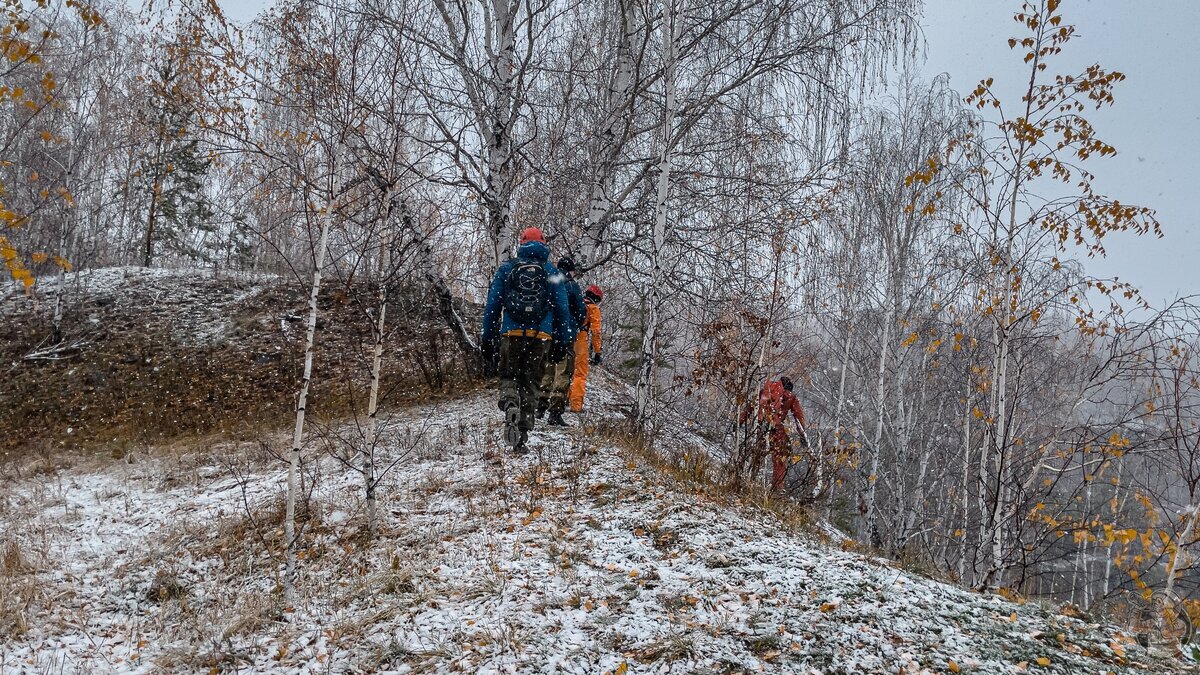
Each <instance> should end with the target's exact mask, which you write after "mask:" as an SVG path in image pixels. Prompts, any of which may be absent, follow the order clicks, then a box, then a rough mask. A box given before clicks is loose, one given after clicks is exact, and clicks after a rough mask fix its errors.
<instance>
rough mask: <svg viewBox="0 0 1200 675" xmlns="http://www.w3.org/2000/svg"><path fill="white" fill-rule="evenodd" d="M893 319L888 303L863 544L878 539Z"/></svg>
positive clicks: (861, 531) (881, 347) (880, 362)
mask: <svg viewBox="0 0 1200 675" xmlns="http://www.w3.org/2000/svg"><path fill="white" fill-rule="evenodd" d="M894 321H895V316H894V314H893V311H892V308H891V306H890V305H889V307H888V309H887V312H886V314H885V315H884V317H883V337H882V338H880V341H879V368H878V370H877V371H876V377H877V379H876V385H875V397H876V398H875V400H876V404H875V435H874V437H873V438H872V439H871V454H870V457H869V459H868V462H869V466H870V469H869V470H870V473H869V474H868V475H867V485H866V488H865V490H864V495H863V504H864V506H865V511H864V513H863V518H862V522H861V528H862V529H861V530H860V532H859V540H860V541H862V542H863V543H864V544H872V545H873V544H875V543H876V540H877V539H878V529H877V527H878V525H877V523H876V519H877V517H878V513H877V507H876V504H875V494H876V492H875V484H876V483H878V482H879V454H880V453H879V446H880V444H882V443H883V419H884V395H885V393H886V386H885V385H886V382H885V379H884V377H885V375H886V374H887V372H886V371H887V353H888V346H889V342H890V340H891V339H892V323H893V322H894Z"/></svg>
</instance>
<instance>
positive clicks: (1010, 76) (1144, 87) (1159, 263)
mask: <svg viewBox="0 0 1200 675" xmlns="http://www.w3.org/2000/svg"><path fill="white" fill-rule="evenodd" d="M1062 5H1063V7H1062V13H1063V15H1064V20H1065V21H1066V22H1068V23H1072V24H1074V25H1075V27H1076V30H1077V34H1078V37H1077V38H1075V39H1073V40H1071V42H1069V43H1068V44H1067V46H1066V50H1065V51H1064V52H1063V54H1062V55H1061V57H1060V58H1061V60H1060V61H1059V62H1058V64H1059V67H1060V68H1061V69H1062V70H1061V71H1060V72H1070V71H1073V70H1078V69H1080V68H1082V67H1085V66H1087V65H1089V64H1091V63H1096V62H1099V63H1100V65H1101V66H1103V67H1105V68H1108V69H1110V70H1118V71H1120V72H1122V73H1124V74H1125V75H1126V77H1127V78H1128V79H1127V80H1126V81H1125V82H1122V83H1121V84H1120V85H1119V86H1118V87H1117V89H1116V91H1115V93H1114V97H1115V98H1116V103H1115V104H1114V105H1113V106H1112V107H1111V108H1108V109H1105V110H1103V111H1100V112H1096V113H1091V114H1089V115H1088V119H1089V120H1090V121H1091V122H1092V124H1093V125H1094V126H1095V127H1096V132H1097V134H1098V135H1099V136H1100V138H1102V139H1104V140H1105V141H1107V142H1109V143H1111V144H1112V145H1113V146H1114V147H1116V149H1117V155H1116V156H1115V157H1111V158H1108V159H1103V160H1100V159H1097V160H1095V161H1094V162H1092V163H1091V164H1090V166H1089V168H1090V170H1091V171H1092V173H1095V174H1096V176H1097V181H1096V185H1097V187H1098V188H1099V189H1100V190H1101V191H1103V192H1105V193H1107V194H1109V195H1111V196H1113V197H1116V198H1118V199H1120V200H1121V201H1122V202H1126V203H1130V204H1137V205H1139V206H1149V207H1151V208H1154V209H1157V210H1158V218H1159V221H1161V223H1162V227H1163V232H1164V235H1165V236H1164V238H1163V239H1150V238H1146V237H1143V238H1140V239H1139V238H1135V237H1131V236H1117V237H1113V238H1112V239H1111V240H1110V241H1109V242H1108V243H1107V244H1106V248H1107V249H1108V259H1106V260H1100V261H1089V262H1088V269H1089V270H1090V271H1091V272H1092V273H1093V274H1098V275H1105V276H1113V275H1117V276H1120V277H1121V279H1122V280H1126V281H1130V282H1133V283H1134V284H1135V285H1137V286H1139V287H1140V288H1141V289H1142V291H1143V293H1144V295H1145V297H1146V299H1148V300H1150V301H1151V302H1161V301H1162V300H1164V299H1167V298H1174V296H1176V295H1188V294H1193V293H1200V275H1197V274H1196V269H1197V267H1193V266H1195V265H1198V263H1200V260H1197V257H1198V256H1200V227H1198V223H1197V217H1196V209H1195V208H1194V207H1191V206H1189V200H1190V199H1194V198H1196V197H1200V180H1198V179H1197V171H1196V169H1195V162H1196V158H1198V157H1200V95H1198V94H1197V93H1196V89H1195V84H1194V82H1195V81H1196V80H1197V77H1198V74H1197V71H1196V68H1197V65H1198V64H1200V42H1197V41H1196V39H1195V34H1194V33H1195V31H1196V29H1197V28H1198V27H1200V2H1193V1H1192V0H1160V1H1159V2H1127V1H1125V0H1095V1H1090V2H1089V1H1087V0H1065V1H1064V2H1063V3H1062ZM1019 8H1020V3H1019V2H1017V1H1016V0H1011V1H1009V0H1005V1H1003V2H1001V1H998V0H926V8H925V16H924V18H923V20H922V22H921V23H922V25H923V26H924V28H925V39H926V43H927V49H928V62H927V64H926V66H925V68H924V72H925V73H927V74H928V75H929V76H932V75H935V74H937V73H941V72H946V73H949V74H950V83H951V85H952V86H953V87H954V88H955V89H956V90H958V91H959V92H963V93H965V92H969V91H970V90H971V89H972V88H973V87H974V86H975V85H976V84H977V83H978V81H979V80H980V79H983V78H986V77H994V78H995V79H996V84H997V85H1000V84H1002V83H1010V84H1012V86H1011V87H1009V88H1007V89H1006V90H1007V91H1012V92H1013V93H1012V94H1010V95H1009V96H1007V97H1006V99H1007V100H1006V102H1019V99H1020V94H1019V93H1017V89H1018V88H1019V87H1020V85H1021V81H1022V80H1025V81H1028V77H1029V74H1028V70H1027V69H1025V68H1024V64H1022V63H1021V56H1020V55H1019V54H1017V53H1015V52H1012V51H1010V50H1009V49H1008V44H1007V39H1008V38H1009V37H1013V36H1015V35H1017V34H1018V32H1019V29H1020V28H1021V26H1019V25H1018V24H1017V23H1016V22H1015V21H1013V20H1012V15H1013V14H1015V13H1016V11H1018V10H1019ZM1051 67H1052V68H1054V66H1051Z"/></svg>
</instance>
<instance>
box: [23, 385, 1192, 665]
mask: <svg viewBox="0 0 1200 675" xmlns="http://www.w3.org/2000/svg"><path fill="white" fill-rule="evenodd" d="M618 391H619V388H618V387H617V386H616V385H614V384H613V383H611V382H606V383H603V384H601V385H599V386H596V387H595V388H594V389H593V391H591V392H589V396H591V397H592V401H591V407H592V412H591V413H590V414H591V415H592V416H591V417H590V418H588V419H585V423H589V424H590V423H598V422H602V421H603V420H604V419H605V418H606V417H610V416H611V415H612V412H611V411H612V410H613V409H614V407H615V406H616V404H617V403H618V402H619V400H620V399H621V398H622V396H621V394H619V393H618ZM572 420H573V421H574V418H572ZM498 422H499V414H498V413H497V412H496V408H495V405H494V402H493V400H492V399H491V398H490V397H488V396H482V397H472V398H467V399H461V400H458V401H454V402H452V403H447V404H440V405H430V406H425V407H420V408H414V409H410V410H407V411H405V412H404V413H402V414H397V415H394V416H393V417H392V418H391V419H390V420H389V429H388V435H387V442H386V443H385V447H382V448H381V449H380V452H379V455H380V458H381V459H382V460H383V461H385V462H392V461H395V466H394V468H393V469H392V470H391V472H390V473H389V474H388V477H387V480H386V481H385V485H384V486H383V487H382V488H381V491H380V494H381V497H382V504H381V514H382V521H383V524H382V528H381V532H380V533H379V535H378V536H377V537H376V538H374V539H369V538H367V537H364V536H363V535H362V533H361V531H360V524H361V521H362V500H361V490H360V487H359V485H358V477H357V474H356V473H355V472H354V471H352V470H350V469H348V468H347V467H346V466H345V465H344V464H343V463H342V462H339V461H338V460H336V459H335V458H333V457H332V456H329V455H325V456H323V457H322V458H320V459H318V457H317V454H318V452H317V448H318V447H333V446H330V445H328V444H326V443H323V442H314V443H313V444H312V445H313V448H314V449H313V452H312V453H311V455H310V459H309V461H308V462H307V465H306V475H307V478H306V485H305V487H306V490H310V491H311V494H310V497H309V500H308V507H307V508H305V509H302V510H301V517H302V523H303V526H304V527H303V543H304V546H303V550H302V552H301V553H302V560H301V564H300V578H299V580H298V591H299V592H298V597H297V599H296V601H295V602H294V603H288V602H285V600H284V595H283V594H282V592H281V588H280V582H281V578H280V574H281V570H282V562H283V559H282V545H283V538H282V531H281V528H280V526H279V523H280V517H281V513H282V506H281V503H282V502H281V494H282V491H283V488H284V482H285V476H286V474H285V471H284V468H283V466H282V465H281V464H279V462H278V461H277V460H276V459H274V458H272V457H271V455H270V453H269V452H266V451H264V449H262V448H260V447H258V446H253V447H251V446H243V447H237V448H227V449H223V450H220V451H218V452H210V453H207V454H204V455H170V456H159V457H151V458H141V459H137V458H135V459H136V461H134V462H133V463H125V462H121V463H113V464H110V465H107V466H96V465H94V464H93V465H91V467H90V468H86V467H82V466H81V467H77V468H75V469H71V470H68V471H63V472H59V473H57V474H42V475H40V476H36V477H32V478H27V479H24V480H20V481H15V482H13V483H10V484H9V485H8V486H6V488H5V489H4V492H3V501H2V512H0V518H2V522H3V526H4V535H3V538H4V542H3V543H4V544H5V547H6V548H5V550H6V551H7V550H9V549H11V551H14V552H19V553H14V554H13V555H15V556H16V557H13V556H10V555H9V554H7V553H5V554H4V555H3V557H2V559H3V563H4V564H3V565H0V570H2V574H3V576H2V577H0V585H3V587H4V588H3V590H0V609H2V610H3V616H0V621H3V623H4V626H5V630H7V631H9V634H8V635H6V636H5V637H4V639H3V643H2V647H0V649H2V654H0V671H3V672H5V673H8V672H32V673H43V672H44V673H50V672H54V673H58V672H64V673H70V672H79V673H89V672H94V673H106V672H138V673H150V672H163V671H168V672H171V671H183V672H188V671H202V672H205V671H209V670H211V669H214V668H215V669H218V670H228V671H230V672H232V671H235V670H238V671H241V672H281V673H282V672H313V673H317V672H332V673H351V672H353V673H359V672H522V673H523V672H535V673H603V672H605V671H608V672H615V671H617V670H618V669H619V668H621V667H622V664H625V667H626V668H627V670H628V672H654V673H727V672H788V673H791V672H796V673H867V672H886V673H900V672H904V673H917V672H951V671H953V670H954V669H958V670H959V671H960V672H980V673H983V672H987V673H1003V672H1025V671H1027V672H1056V673H1081V672H1091V673H1103V672H1108V671H1117V672H1121V671H1125V670H1131V671H1134V670H1136V671H1145V672H1172V671H1175V670H1176V669H1177V668H1179V667H1180V664H1177V663H1174V662H1172V663H1162V662H1149V661H1148V660H1147V659H1146V657H1144V656H1140V655H1139V653H1138V650H1137V647H1136V646H1134V645H1133V644H1132V640H1131V639H1129V638H1128V637H1126V636H1124V635H1122V634H1120V633H1119V632H1117V631H1116V630H1115V629H1112V628H1109V627H1104V626H1096V625H1088V624H1084V623H1081V622H1080V621H1079V620H1077V619H1072V618H1068V617H1064V616H1056V615H1054V614H1053V613H1050V612H1047V611H1046V610H1044V609H1041V608H1039V607H1037V606H1034V605H1024V606H1018V605H1014V604H1011V603H1009V602H1007V601H1005V600H1003V599H1001V598H998V597H992V596H981V595H977V594H973V593H970V592H968V591H965V590H961V589H959V588H955V587H953V586H949V585H945V584H942V583H939V582H935V581H931V580H928V579H924V578H921V577H917V576H913V575H911V574H909V573H907V572H904V571H901V570H898V569H894V568H893V567H890V566H888V565H887V564H885V563H882V562H880V561H878V560H874V559H870V558H866V557H863V556H861V555H858V554H854V553H850V552H845V551H841V550H838V549H836V548H831V547H829V546H827V545H824V544H821V543H820V542H818V541H817V540H816V539H815V538H814V537H812V536H810V535H808V534H806V533H804V532H799V531H796V530H795V529H794V528H792V527H791V526H789V525H788V524H787V523H784V522H782V521H780V520H779V519H778V517H777V516H775V515H774V514H773V513H771V512H769V511H764V510H761V509H756V508H753V507H749V506H739V505H737V504H736V503H735V504H733V505H729V500H728V499H720V500H718V499H714V498H713V497H712V496H710V495H709V494H706V491H705V490H704V489H702V488H701V487H699V486H697V485H695V484H684V483H679V482H676V481H675V480H674V479H671V478H668V477H665V476H663V475H662V474H658V473H655V472H654V471H652V470H650V469H648V468H646V466H645V465H644V464H640V463H638V461H637V460H636V454H635V453H632V452H627V451H622V450H620V449H618V448H614V447H612V446H609V445H605V444H604V443H603V442H601V441H600V440H599V439H601V438H603V437H604V436H603V435H600V434H596V433H589V431H588V429H586V428H585V429H580V428H578V427H576V428H573V429H571V430H568V431H565V432H564V431H547V430H545V429H539V430H538V431H537V432H536V433H535V438H534V452H532V453H531V454H530V455H528V456H525V457H514V456H512V455H510V454H508V453H506V452H505V451H504V449H503V448H501V447H500V446H498V444H497V441H498V439H499V437H500V433H499V429H498V427H497V424H498ZM342 431H345V430H342ZM345 435H347V436H350V435H353V434H350V433H346V434H345ZM325 437H326V440H330V443H333V441H332V440H331V438H332V437H331V435H330V434H325Z"/></svg>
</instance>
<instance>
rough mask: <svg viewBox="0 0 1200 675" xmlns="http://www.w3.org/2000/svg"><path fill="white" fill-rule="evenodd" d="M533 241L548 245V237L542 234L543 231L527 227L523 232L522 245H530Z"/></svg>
mask: <svg viewBox="0 0 1200 675" xmlns="http://www.w3.org/2000/svg"><path fill="white" fill-rule="evenodd" d="M531 241H537V242H541V243H543V244H544V243H546V235H544V234H542V231H541V230H540V229H538V228H536V227H527V228H525V231H523V232H521V243H522V244H528V243H529V242H531Z"/></svg>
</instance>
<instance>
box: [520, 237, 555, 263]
mask: <svg viewBox="0 0 1200 675" xmlns="http://www.w3.org/2000/svg"><path fill="white" fill-rule="evenodd" d="M517 257H518V258H520V259H521V260H540V261H541V262H547V261H548V260H550V249H549V248H548V247H547V246H546V245H545V244H543V243H542V242H540V241H528V242H525V243H524V244H521V246H520V248H518V249H517Z"/></svg>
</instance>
